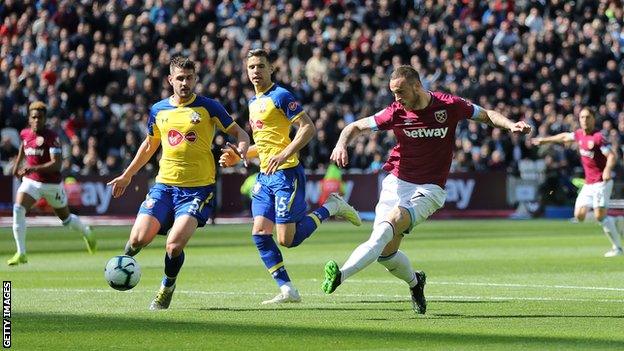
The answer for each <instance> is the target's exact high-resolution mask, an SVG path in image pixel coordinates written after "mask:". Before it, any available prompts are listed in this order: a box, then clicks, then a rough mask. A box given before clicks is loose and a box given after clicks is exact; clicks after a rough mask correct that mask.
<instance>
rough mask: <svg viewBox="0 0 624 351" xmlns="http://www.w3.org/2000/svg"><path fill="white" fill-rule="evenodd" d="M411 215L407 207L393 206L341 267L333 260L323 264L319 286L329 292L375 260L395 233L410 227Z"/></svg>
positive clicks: (398, 233)
mask: <svg viewBox="0 0 624 351" xmlns="http://www.w3.org/2000/svg"><path fill="white" fill-rule="evenodd" d="M410 222H411V217H410V214H409V212H408V210H407V209H405V208H403V207H395V208H394V209H393V210H392V211H391V212H390V213H389V214H388V216H387V217H386V220H385V221H382V222H380V223H379V224H377V225H376V226H375V227H374V228H373V232H372V233H371V235H370V237H369V238H368V240H367V241H365V242H364V243H362V244H360V245H359V246H358V247H356V248H355V250H353V252H352V253H351V255H350V256H349V258H348V259H347V261H346V262H345V263H344V265H343V266H342V268H341V269H339V270H338V269H337V268H338V265H337V264H336V262H335V261H329V262H327V264H326V265H325V280H324V281H323V284H322V286H321V288H322V289H323V291H324V292H325V293H326V294H331V293H332V292H334V290H336V288H337V287H338V286H339V285H340V284H341V283H342V282H344V281H345V280H346V279H347V278H349V277H350V276H352V275H354V274H355V273H357V272H359V271H361V270H362V269H364V268H366V267H367V266H369V265H370V264H371V263H373V262H375V260H377V258H378V257H379V256H380V255H381V253H382V251H383V249H384V248H385V247H386V245H387V244H388V243H389V242H390V241H391V240H392V238H393V237H394V236H396V235H398V236H400V235H402V234H401V233H402V232H403V231H405V230H406V229H408V228H409V227H410Z"/></svg>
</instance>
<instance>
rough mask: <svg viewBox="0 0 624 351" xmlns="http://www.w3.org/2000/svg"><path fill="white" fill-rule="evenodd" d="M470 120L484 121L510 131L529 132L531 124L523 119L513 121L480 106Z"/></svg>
mask: <svg viewBox="0 0 624 351" xmlns="http://www.w3.org/2000/svg"><path fill="white" fill-rule="evenodd" d="M472 120H473V121H476V122H481V123H485V124H487V125H489V126H492V127H498V128H503V129H507V130H509V131H510V132H512V133H522V134H529V133H531V126H530V125H529V124H528V123H526V122H524V121H519V122H514V121H512V120H510V119H509V118H507V117H505V116H503V115H502V114H500V113H498V112H496V111H494V110H486V109H484V108H482V109H481V111H480V112H479V114H478V115H476V116H475V117H474V118H473V119H472Z"/></svg>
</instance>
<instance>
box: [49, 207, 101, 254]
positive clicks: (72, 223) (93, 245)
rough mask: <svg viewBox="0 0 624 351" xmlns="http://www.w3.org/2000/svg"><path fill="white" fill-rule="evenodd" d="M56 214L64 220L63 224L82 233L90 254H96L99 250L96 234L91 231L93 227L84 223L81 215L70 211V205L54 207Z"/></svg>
mask: <svg viewBox="0 0 624 351" xmlns="http://www.w3.org/2000/svg"><path fill="white" fill-rule="evenodd" d="M53 209H54V213H55V214H56V216H57V217H58V218H59V219H60V220H61V221H62V222H63V225H64V226H66V227H68V228H70V229H72V230H74V231H77V232H80V233H82V238H83V239H84V241H85V244H86V245H87V251H89V253H90V254H94V253H95V251H96V250H97V241H96V240H95V235H94V234H93V232H92V231H91V227H89V226H88V225H86V224H84V223H83V222H82V220H80V217H78V216H76V215H75V214H73V213H70V212H69V207H68V206H65V207H59V208H53Z"/></svg>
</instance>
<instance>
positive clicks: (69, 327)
mask: <svg viewBox="0 0 624 351" xmlns="http://www.w3.org/2000/svg"><path fill="white" fill-rule="evenodd" d="M181 312H182V313H181ZM198 317H205V316H201V315H199V316H198V315H188V313H187V312H184V311H180V310H175V309H174V310H169V311H160V312H156V313H148V312H147V311H146V312H145V313H144V314H143V315H142V316H131V314H130V313H110V314H106V315H101V314H91V313H88V314H70V313H64V314H61V313H40V312H21V313H16V314H15V315H14V316H13V319H12V321H13V322H14V323H15V325H16V326H19V329H16V335H18V336H19V338H16V339H15V341H14V342H15V345H16V346H17V345H18V343H20V349H34V348H42V347H43V348H45V349H52V350H54V349H62V348H64V349H75V350H80V349H92V348H93V347H96V348H97V349H104V348H107V346H108V347H110V346H114V347H115V348H117V349H123V348H129V349H135V348H137V345H139V344H137V338H138V337H140V338H141V339H142V340H143V341H142V343H141V344H140V345H141V348H143V349H150V348H159V349H161V348H167V349H172V348H179V349H183V348H186V349H193V350H197V349H204V350H206V349H209V350H217V349H241V350H250V349H275V348H276V345H279V346H281V347H283V346H284V340H293V341H294V340H300V341H298V343H293V344H292V345H291V346H292V348H294V349H296V348H297V347H300V348H305V349H320V350H327V349H328V346H327V345H331V347H329V348H330V349H336V348H349V349H358V348H359V349H362V348H367V349H371V348H378V347H382V346H383V347H385V348H392V345H414V340H426V342H427V343H428V344H430V345H442V347H447V348H456V347H459V348H473V347H480V348H483V347H484V345H498V346H501V345H505V347H511V348H514V349H517V348H520V347H522V348H523V349H527V348H528V349H532V348H535V349H555V348H556V349H561V350H566V349H572V348H575V349H581V350H590V349H611V350H616V349H619V348H621V341H618V340H613V339H607V338H598V337H596V338H591V339H588V338H585V337H580V336H579V337H575V336H565V337H564V336H554V337H549V336H543V335H533V334H531V335H508V334H494V335H492V334H487V332H474V331H473V332H470V331H467V332H459V331H454V330H440V331H437V330H430V329H422V328H418V327H413V328H412V327H410V326H406V327H405V329H400V330H396V329H390V328H379V325H367V326H357V327H356V326H345V327H342V328H337V327H336V325H335V324H334V323H329V324H328V323H325V322H323V323H322V324H321V325H318V323H317V324H313V323H312V324H310V323H309V321H308V319H307V318H306V317H305V314H302V315H300V316H299V317H298V318H297V317H295V318H294V319H295V320H292V319H291V320H288V321H286V322H285V321H275V320H267V319H262V318H259V319H258V318H257V319H255V320H251V321H250V320H247V319H240V320H234V321H232V320H227V319H223V318H218V317H217V316H215V315H210V316H207V318H203V319H198ZM502 317H506V316H502ZM594 317H595V316H594ZM609 317H611V316H609ZM189 318H192V319H194V320H189ZM497 318H500V316H499V317H497ZM427 321H428V320H427V319H423V320H422V322H423V323H427ZM276 322H277V323H276ZM338 322H339V321H336V323H338ZM297 323H299V324H297ZM413 324H414V325H415V326H418V325H420V323H416V322H414V323H413ZM501 333H503V332H501ZM206 335H209V337H206ZM310 342H314V344H310ZM111 343H112V344H111ZM174 346H175V347H174ZM190 346H192V347H190ZM287 348H288V347H287Z"/></svg>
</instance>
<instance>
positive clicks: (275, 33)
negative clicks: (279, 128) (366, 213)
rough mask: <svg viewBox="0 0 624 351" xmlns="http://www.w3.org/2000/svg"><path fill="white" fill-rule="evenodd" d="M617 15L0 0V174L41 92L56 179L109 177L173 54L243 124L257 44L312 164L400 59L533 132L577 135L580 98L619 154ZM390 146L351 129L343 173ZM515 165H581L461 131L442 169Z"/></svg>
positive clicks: (597, 5)
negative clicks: (312, 130)
mask: <svg viewBox="0 0 624 351" xmlns="http://www.w3.org/2000/svg"><path fill="white" fill-rule="evenodd" d="M623 8H624V4H623V2H622V1H619V0H600V1H583V0H578V1H575V2H570V1H562V0H551V1H528V0H525V1H520V0H516V1H513V0H507V1H501V0H494V1H473V0H450V1H446V0H422V1H421V0H412V1H406V0H398V1H391V0H380V1H372V0H300V1H297V0H293V1H286V0H284V1H280V0H274V1H270V0H266V1H237V0H223V1H212V0H180V1H178V0H146V1H140V0H100V1H97V0H81V1H78V0H4V1H2V2H1V4H0V41H1V49H0V116H1V119H0V129H2V139H1V142H0V161H2V162H3V164H4V165H5V173H6V172H8V171H9V170H10V164H11V160H12V159H14V157H15V154H16V152H17V149H16V147H17V146H18V145H17V144H16V141H17V140H16V135H17V134H16V133H17V131H19V130H20V129H21V128H24V127H25V126H26V125H27V118H26V117H27V113H26V112H27V111H26V109H27V106H28V104H29V102H32V101H34V100H42V101H45V102H46V103H47V104H48V107H49V111H48V124H49V126H50V127H51V128H52V129H53V130H55V131H56V132H57V133H58V134H59V135H60V137H61V140H62V141H63V143H64V145H65V147H64V155H65V167H64V172H65V173H67V174H82V175H92V174H100V175H110V174H116V173H119V172H120V171H121V170H122V169H123V167H125V166H127V165H128V164H129V162H130V161H131V159H132V157H133V155H134V153H135V152H136V151H137V149H138V146H139V144H140V143H141V140H142V139H143V138H144V137H145V135H146V121H147V118H148V112H149V108H150V105H151V104H152V103H154V102H156V101H158V100H160V99H162V98H166V97H168V96H169V95H170V94H171V93H172V91H171V88H170V86H169V84H168V82H167V79H166V76H167V74H168V62H169V59H170V57H171V56H172V55H173V54H177V53H181V54H184V55H188V56H190V57H191V58H192V59H193V60H195V61H196V62H198V64H199V65H198V66H199V67H198V68H199V71H198V73H199V83H198V86H197V91H196V92H197V93H198V94H203V95H207V96H209V97H212V98H215V99H217V100H219V101H220V102H221V103H222V104H223V105H224V106H225V107H226V109H227V110H228V111H229V112H230V114H232V116H233V117H234V118H235V120H236V121H237V122H238V123H239V124H240V125H241V126H245V128H246V129H247V130H248V131H249V132H250V129H249V126H248V123H247V119H248V116H247V115H248V112H247V99H249V98H250V97H252V96H253V95H254V91H253V87H252V85H251V83H250V82H249V80H248V78H247V76H246V71H245V66H244V57H245V54H246V53H247V51H248V50H249V49H251V48H257V47H264V48H266V49H268V50H270V52H271V53H272V57H271V58H272V60H273V62H274V66H275V69H276V71H275V76H274V77H275V80H276V81H277V82H279V83H280V84H282V85H284V86H285V87H288V88H289V89H291V90H292V91H293V92H294V93H295V94H296V96H297V97H298V99H299V100H300V101H301V102H302V103H303V105H304V109H305V111H306V112H307V113H308V114H309V115H310V117H311V118H312V120H313V121H314V122H315V124H316V127H317V130H318V135H317V137H316V138H314V139H313V140H312V142H311V143H310V144H309V146H308V147H307V148H305V149H304V150H302V152H301V159H302V161H303V163H304V164H305V166H306V167H307V168H308V169H310V170H312V171H319V172H322V171H323V170H324V169H325V168H326V167H327V165H328V162H329V156H330V153H331V150H332V148H333V145H334V144H335V141H336V140H337V137H338V135H339V133H340V131H341V129H342V128H343V127H344V126H345V124H347V123H349V122H352V121H354V120H356V119H359V118H363V117H366V116H370V115H372V114H374V113H376V112H377V111H379V110H380V109H382V108H384V107H385V106H386V105H387V104H389V103H390V102H392V100H393V97H392V95H391V93H390V91H389V89H388V78H389V73H390V72H391V71H392V69H393V68H394V67H396V66H398V65H401V64H411V65H412V66H413V67H415V68H416V69H417V70H418V71H419V72H420V74H421V78H422V82H423V84H424V86H425V88H427V89H430V90H441V91H447V92H450V93H452V94H456V95H459V96H462V97H464V98H466V99H469V100H471V101H473V102H475V103H477V104H479V105H481V106H483V107H485V108H489V109H496V110H498V111H500V112H501V113H503V114H504V115H506V116H508V117H510V118H512V119H514V120H525V121H527V122H528V123H530V124H531V125H532V126H533V127H534V131H535V135H540V136H544V135H550V134H556V133H560V132H563V131H572V130H574V129H575V128H577V126H578V124H577V120H576V115H577V113H578V111H579V109H580V108H581V107H582V106H584V105H589V106H591V107H593V108H594V109H595V110H596V113H597V120H598V126H597V127H598V128H599V129H601V130H602V132H603V133H604V135H605V137H606V138H607V139H608V140H609V141H610V142H611V145H612V147H613V149H614V150H616V151H617V152H618V155H619V156H620V157H619V159H621V154H622V152H621V145H622V138H623V136H624V111H623V109H622V105H623V102H624V90H623V88H622V87H623V86H624V84H623V83H624V81H623V76H622V72H624V60H623V59H622V56H623V55H624V10H623ZM216 141H217V143H221V144H222V143H224V139H223V137H222V136H219V137H217V139H216ZM393 145H394V138H393V136H392V135H391V133H377V134H371V135H367V136H362V137H360V138H358V139H357V140H356V142H355V143H354V144H353V145H352V152H351V154H350V155H351V160H350V168H351V169H352V170H353V171H355V170H358V171H364V172H376V171H378V170H379V168H380V167H381V165H382V164H383V161H384V159H385V156H386V154H387V152H388V151H389V149H390V148H391V147H392V146H393ZM218 150H219V146H216V147H215V152H218ZM526 158H529V159H536V158H545V159H547V160H548V161H547V167H549V169H554V170H557V172H560V173H561V174H567V175H570V176H571V175H573V173H574V172H575V170H577V169H578V168H579V167H580V162H579V157H578V156H577V154H576V152H575V151H574V149H566V148H562V147H557V146H550V147H542V148H536V147H531V145H530V142H529V140H528V139H525V138H524V137H519V136H517V135H509V134H507V133H506V132H504V131H501V130H499V129H492V128H490V127H485V126H483V125H480V124H477V123H469V122H465V123H461V124H460V125H459V126H458V130H457V142H456V154H455V159H454V161H453V165H452V171H487V170H503V171H505V170H506V171H508V172H510V173H514V172H517V168H518V167H517V165H518V162H519V160H521V159H526ZM155 167H157V163H156V162H155V161H152V164H151V167H148V168H147V169H148V171H152V172H153V171H154V168H155Z"/></svg>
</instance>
